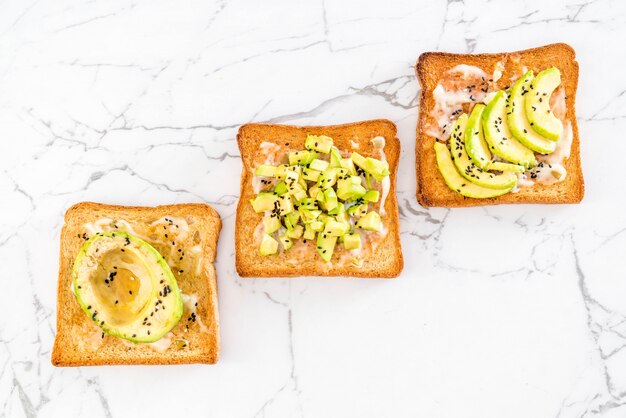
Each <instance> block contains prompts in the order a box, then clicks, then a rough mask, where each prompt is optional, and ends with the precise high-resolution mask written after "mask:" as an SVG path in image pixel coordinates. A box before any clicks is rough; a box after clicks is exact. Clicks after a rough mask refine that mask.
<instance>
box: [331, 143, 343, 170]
mask: <svg viewBox="0 0 626 418" xmlns="http://www.w3.org/2000/svg"><path fill="white" fill-rule="evenodd" d="M330 166H331V167H333V168H339V167H341V153H340V152H339V150H338V149H337V148H335V147H332V148H331V149H330Z"/></svg>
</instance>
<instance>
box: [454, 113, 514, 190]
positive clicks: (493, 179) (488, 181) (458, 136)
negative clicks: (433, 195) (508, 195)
mask: <svg viewBox="0 0 626 418" xmlns="http://www.w3.org/2000/svg"><path fill="white" fill-rule="evenodd" d="M466 127H467V114H465V113H463V114H462V115H461V116H459V118H458V119H457V120H456V122H454V126H453V127H452V131H451V135H450V148H451V150H452V151H451V156H452V159H453V160H454V165H455V166H456V168H457V170H458V171H459V173H461V175H462V176H463V177H465V178H466V179H467V180H469V181H471V182H472V183H475V184H478V185H479V186H483V187H488V188H490V189H506V188H511V187H513V186H515V185H516V184H517V176H516V175H515V174H513V173H504V174H495V173H490V172H489V171H484V170H483V169H481V168H478V167H476V165H475V164H474V163H473V162H472V161H471V160H470V158H469V156H468V155H467V152H466V151H465V132H466V129H465V128H466Z"/></svg>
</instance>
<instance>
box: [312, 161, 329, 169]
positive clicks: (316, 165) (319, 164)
mask: <svg viewBox="0 0 626 418" xmlns="http://www.w3.org/2000/svg"><path fill="white" fill-rule="evenodd" d="M309 168H310V169H311V170H317V171H326V169H327V168H328V162H327V161H324V160H319V159H316V160H313V161H312V162H311V164H310V165H309Z"/></svg>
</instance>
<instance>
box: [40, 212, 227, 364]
mask: <svg viewBox="0 0 626 418" xmlns="http://www.w3.org/2000/svg"><path fill="white" fill-rule="evenodd" d="M220 229H221V221H220V217H219V215H218V214H217V212H216V211H215V210H213V209H212V208H211V207H210V206H208V205H205V204H181V205H167V206H157V207H130V206H114V205H104V204H99V203H91V202H83V203H78V204H76V205H74V206H72V207H71V208H69V209H68V210H67V212H66V213H65V224H64V226H63V229H62V231H61V251H60V267H59V283H58V306H57V334H56V338H55V341H54V348H53V350H52V364H53V365H55V366H90V365H110V364H185V363H215V362H217V359H218V354H219V321H218V310H217V280H216V279H217V278H216V272H215V267H214V264H213V263H214V262H215V255H216V250H217V241H218V237H219V233H220Z"/></svg>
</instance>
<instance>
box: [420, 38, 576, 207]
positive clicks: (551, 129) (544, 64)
mask: <svg viewBox="0 0 626 418" xmlns="http://www.w3.org/2000/svg"><path fill="white" fill-rule="evenodd" d="M416 73H417V78H418V81H419V83H420V85H421V93H420V105H419V120H418V126H417V139H416V149H415V157H416V172H417V200H418V201H419V202H420V204H422V205H423V206H444V207H456V206H477V205H496V204H504V203H578V202H580V201H581V200H582V198H583V195H584V180H583V174H582V169H581V163H580V141H579V137H578V126H577V123H576V110H575V103H576V88H577V84H578V63H577V62H576V56H575V52H574V50H573V49H572V48H571V47H570V46H569V45H566V44H562V43H559V44H552V45H547V46H543V47H539V48H533V49H528V50H524V51H518V52H510V53H497V54H449V53H440V52H427V53H423V54H421V55H420V57H419V59H418V61H417V63H416ZM451 74H452V75H451ZM465 80H467V81H465ZM448 93H458V94H450V95H449V96H446V94H448ZM552 96H559V97H552ZM458 97H464V98H465V99H464V101H463V100H460V99H458ZM551 99H552V100H551ZM455 100H457V101H456V102H455ZM558 100H560V102H559V103H561V104H562V103H564V106H563V105H561V106H558V107H559V108H560V109H559V110H557V109H553V107H555V108H556V107H557V105H556V104H555V103H557V101H558ZM442 103H446V104H445V105H442ZM449 103H453V105H450V104H449ZM455 106H456V107H455ZM553 113H554V114H556V113H560V114H561V116H560V118H561V119H562V120H559V119H558V118H556V117H555V116H554V114H553ZM458 119H462V123H463V125H464V126H466V127H465V128H464V132H463V133H459V134H455V132H451V131H452V129H453V128H456V127H457V126H458V123H457V120H458ZM562 122H564V123H562ZM566 136H567V138H569V139H568V140H567V142H566V143H569V140H570V139H571V147H569V148H568V149H569V156H566V157H565V158H564V159H561V161H560V162H559V164H554V162H553V161H554V159H553V158H551V156H552V155H554V156H556V155H557V154H556V153H560V154H558V155H559V156H560V155H562V154H563V149H565V147H564V146H563V149H559V144H558V141H559V140H560V139H562V138H565V137H566ZM436 143H438V144H441V145H439V146H436ZM442 145H445V147H446V148H447V152H446V150H444V149H443V148H442ZM565 155H567V154H566V153H565ZM448 160H450V161H448ZM553 164H554V166H553ZM563 172H565V173H566V175H565V177H562V176H563ZM546 173H549V175H550V176H553V177H554V179H553V177H548V174H546ZM515 177H517V179H518V181H517V182H515V181H514V183H515V184H513V185H512V184H511V183H509V182H508V181H505V180H506V179H510V178H512V179H513V180H515ZM466 189H467V190H466Z"/></svg>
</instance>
